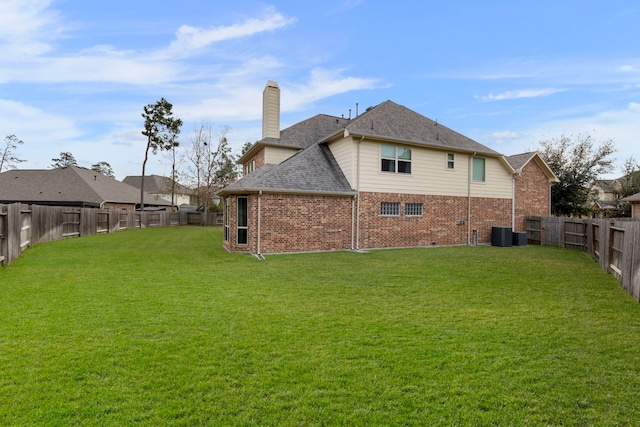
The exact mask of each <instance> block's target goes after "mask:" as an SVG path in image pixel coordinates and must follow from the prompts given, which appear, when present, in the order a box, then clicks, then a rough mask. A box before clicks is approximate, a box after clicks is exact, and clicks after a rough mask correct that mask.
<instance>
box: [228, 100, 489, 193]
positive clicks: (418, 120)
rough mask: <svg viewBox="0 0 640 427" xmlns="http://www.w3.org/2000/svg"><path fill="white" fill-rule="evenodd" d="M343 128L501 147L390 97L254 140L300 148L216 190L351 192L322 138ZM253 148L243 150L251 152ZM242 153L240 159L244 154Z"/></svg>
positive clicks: (418, 140) (448, 145)
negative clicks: (348, 115)
mask: <svg viewBox="0 0 640 427" xmlns="http://www.w3.org/2000/svg"><path fill="white" fill-rule="evenodd" d="M345 129H346V130H347V131H348V132H349V133H350V134H352V135H360V136H365V137H368V138H372V139H383V140H390V141H396V142H404V143H408V144H413V145H419V146H425V147H434V148H441V149H451V150H456V151H463V152H475V153H478V154H482V155H487V156H494V157H499V156H501V154H500V153H498V152H496V151H494V150H492V149H490V148H488V147H486V146H484V145H482V144H480V143H478V142H476V141H474V140H472V139H470V138H467V137H466V136H464V135H461V134H459V133H457V132H455V131H453V130H451V129H449V128H447V127H446V126H442V125H441V124H439V123H437V122H435V121H433V120H431V119H429V118H427V117H425V116H423V115H421V114H418V113H416V112H415V111H412V110H410V109H408V108H407V107H404V106H402V105H398V104H396V103H394V102H392V101H385V102H383V103H382V104H380V105H378V106H376V107H373V108H369V109H367V111H366V112H365V113H363V114H361V115H360V116H358V117H356V118H355V119H353V120H350V119H345V118H343V117H342V118H341V117H334V116H328V115H325V114H318V115H316V116H313V117H311V118H309V119H307V120H303V121H302V122H300V123H297V124H295V125H293V126H290V127H288V128H286V129H284V130H282V131H281V132H280V139H274V138H266V139H263V140H261V141H258V142H257V143H256V144H255V145H254V147H256V145H267V146H274V145H275V146H285V147H290V148H293V149H296V148H297V149H300V150H301V151H299V152H297V153H296V154H295V155H293V156H292V157H290V158H289V159H287V160H285V161H284V162H282V163H280V164H278V165H269V164H267V165H264V166H262V167H260V168H258V169H257V170H255V171H254V172H252V173H250V174H249V175H247V176H245V177H243V178H241V179H240V180H238V181H236V182H235V183H233V184H231V185H229V186H227V187H226V188H224V189H222V190H220V191H218V193H217V194H219V195H226V194H232V193H243V192H246V193H249V192H256V191H261V190H262V191H276V190H277V191H289V192H313V193H325V194H355V190H353V189H352V188H351V186H350V185H349V183H348V181H347V179H346V178H345V176H344V174H343V173H342V170H341V169H340V167H339V166H338V163H337V162H336V160H335V158H334V157H333V154H332V153H331V151H330V150H329V148H328V147H327V145H326V144H324V142H326V141H328V140H330V139H331V138H332V137H333V136H336V135H337V134H339V133H340V132H344V130H345ZM255 149H257V147H256V148H252V149H251V150H250V152H247V153H246V154H245V156H246V158H249V157H251V156H252V155H253V153H252V152H253V151H254V150H255ZM243 159H244V157H243V158H241V160H243Z"/></svg>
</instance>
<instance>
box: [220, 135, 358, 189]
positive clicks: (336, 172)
mask: <svg viewBox="0 0 640 427" xmlns="http://www.w3.org/2000/svg"><path fill="white" fill-rule="evenodd" d="M261 190H262V191H271V192H275V191H278V192H298V193H320V194H343V195H351V194H355V191H354V190H353V189H352V188H351V186H350V185H349V182H348V181H347V178H346V177H345V176H344V174H343V173H342V170H341V169H340V167H339V166H338V163H337V162H336V160H335V158H334V157H333V154H331V151H330V150H329V148H328V147H327V146H326V145H320V144H313V145H312V146H310V147H309V148H307V149H306V150H302V151H299V152H298V153H296V154H295V155H293V156H292V157H290V158H288V159H287V160H285V161H283V162H282V163H280V164H278V165H270V164H266V165H264V166H262V167H260V168H258V169H257V170H255V171H254V172H252V173H250V174H249V175H247V176H245V177H244V178H242V179H240V180H238V181H236V182H234V183H233V184H231V185H229V186H227V187H225V188H224V189H222V190H220V191H219V192H218V193H217V194H219V195H226V194H231V193H244V192H256V191H261Z"/></svg>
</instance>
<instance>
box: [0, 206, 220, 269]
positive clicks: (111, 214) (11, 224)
mask: <svg viewBox="0 0 640 427" xmlns="http://www.w3.org/2000/svg"><path fill="white" fill-rule="evenodd" d="M183 214H184V215H183ZM218 216H222V214H218V213H216V214H211V213H209V214H207V216H206V218H207V221H206V224H205V221H204V219H203V218H204V214H203V213H202V212H189V214H188V215H187V214H186V213H184V212H165V211H160V212H136V211H123V210H118V209H91V208H71V207H60V206H42V205H30V206H28V205H23V204H21V203H12V204H8V205H5V204H0V266H2V265H8V264H11V263H12V262H13V261H14V260H15V259H16V258H17V257H18V256H19V255H20V253H21V252H22V251H23V250H25V249H26V248H28V247H30V246H34V245H36V244H38V243H44V242H50V241H53V240H60V239H63V238H67V237H81V236H91V235H94V234H97V233H111V232H115V231H120V230H126V229H133V228H145V227H167V226H179V225H188V224H192V223H196V224H198V225H215V224H217V223H218V222H219V221H218V218H217V217H218ZM195 217H198V218H199V220H198V221H196V220H195V219H194V218H195Z"/></svg>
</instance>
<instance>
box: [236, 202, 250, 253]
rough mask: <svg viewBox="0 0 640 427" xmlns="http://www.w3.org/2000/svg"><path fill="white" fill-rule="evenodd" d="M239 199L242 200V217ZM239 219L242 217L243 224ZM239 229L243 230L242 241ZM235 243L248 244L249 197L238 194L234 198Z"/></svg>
mask: <svg viewBox="0 0 640 427" xmlns="http://www.w3.org/2000/svg"><path fill="white" fill-rule="evenodd" d="M240 200H244V218H241V216H240V215H241V213H242V212H241V209H242V208H241V206H240ZM241 219H244V225H241ZM241 231H242V232H243V233H242V234H243V236H242V237H244V239H242V240H244V242H243V241H241ZM236 243H237V244H238V245H247V244H249V198H248V197H247V196H238V197H237V198H236Z"/></svg>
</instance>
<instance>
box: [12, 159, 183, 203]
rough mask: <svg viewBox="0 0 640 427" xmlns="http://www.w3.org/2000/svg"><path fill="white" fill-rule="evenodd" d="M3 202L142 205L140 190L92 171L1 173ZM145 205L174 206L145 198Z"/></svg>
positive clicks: (59, 169)
mask: <svg viewBox="0 0 640 427" xmlns="http://www.w3.org/2000/svg"><path fill="white" fill-rule="evenodd" d="M0 202H3V203H13V202H22V203H35V204H37V203H47V204H51V203H63V204H75V205H80V206H95V207H99V206H100V205H101V204H102V203H103V202H112V203H127V204H135V203H140V190H139V189H137V188H135V187H132V186H131V185H128V184H125V183H123V182H120V181H118V180H116V179H114V178H111V177H108V176H105V175H102V174H101V173H99V172H96V171H93V170H91V169H85V168H81V167H78V166H66V167H63V168H56V169H25V170H10V171H6V172H3V173H0ZM145 203H149V204H154V205H171V203H169V202H165V201H163V200H154V199H153V197H152V196H150V195H148V194H145Z"/></svg>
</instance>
